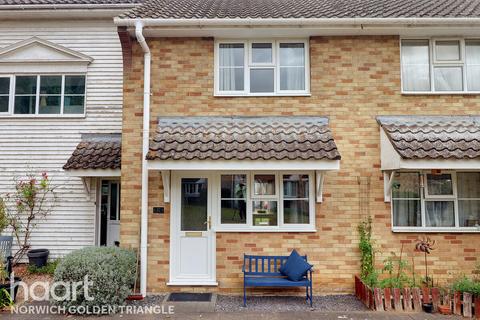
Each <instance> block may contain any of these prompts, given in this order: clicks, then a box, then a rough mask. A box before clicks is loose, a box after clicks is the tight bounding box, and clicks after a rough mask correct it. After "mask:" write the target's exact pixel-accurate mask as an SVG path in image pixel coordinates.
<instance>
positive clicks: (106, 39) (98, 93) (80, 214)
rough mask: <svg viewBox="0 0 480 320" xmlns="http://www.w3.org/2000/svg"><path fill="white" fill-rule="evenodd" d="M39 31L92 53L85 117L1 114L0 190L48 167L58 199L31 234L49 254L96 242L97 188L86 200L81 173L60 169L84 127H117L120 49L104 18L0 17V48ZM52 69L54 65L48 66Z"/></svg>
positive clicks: (87, 129) (109, 130)
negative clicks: (19, 177)
mask: <svg viewBox="0 0 480 320" xmlns="http://www.w3.org/2000/svg"><path fill="white" fill-rule="evenodd" d="M34 36H36V37H38V38H41V39H44V40H47V41H50V42H52V43H55V44H58V45H61V46H64V47H66V48H68V49H71V50H75V51H78V52H80V53H82V54H85V55H87V56H90V57H92V58H93V61H92V62H91V64H89V65H88V71H87V99H86V116H85V118H64V117H61V118H38V117H29V118H19V117H3V118H1V117H0V194H2V193H5V192H9V191H11V189H9V188H11V186H12V183H13V178H14V177H15V176H19V175H22V173H25V171H26V170H31V171H34V172H42V171H47V172H48V173H49V175H50V176H51V179H52V181H53V183H54V184H55V185H58V186H59V188H58V190H57V195H58V204H57V206H56V208H55V210H54V212H53V213H52V214H51V215H50V216H49V218H48V219H47V220H46V221H43V222H40V224H39V226H38V229H37V231H35V233H34V234H33V236H32V244H33V247H34V248H48V249H50V251H51V253H52V255H53V256H62V255H64V254H66V253H68V252H70V251H71V250H74V249H78V248H81V247H84V246H88V245H94V244H95V210H96V209H95V195H94V193H95V190H94V189H93V188H92V189H91V193H92V195H91V197H90V199H89V200H88V199H87V195H86V192H85V189H84V185H83V183H82V180H81V178H79V177H74V176H68V175H67V174H66V173H65V172H64V171H63V169H62V166H63V165H64V164H65V162H66V161H67V159H68V158H69V157H70V155H71V154H72V152H73V150H74V149H75V147H76V145H77V144H78V142H79V141H80V139H81V134H83V133H112V132H115V133H120V132H121V124H122V119H121V112H122V83H123V78H122V72H123V66H122V50H121V46H120V41H119V39H118V35H117V31H116V27H115V26H114V25H113V22H112V21H111V20H110V19H108V20H105V21H100V20H96V21H93V20H92V21H58V20H57V21H55V20H52V21H33V22H26V21H22V22H21V23H20V22H12V21H4V22H0V50H1V49H2V48H5V47H6V46H9V45H12V44H15V43H17V42H19V41H23V40H26V39H29V38H31V37H34ZM52 71H53V72H55V70H52Z"/></svg>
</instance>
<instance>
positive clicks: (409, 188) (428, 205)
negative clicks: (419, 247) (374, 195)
mask: <svg viewBox="0 0 480 320" xmlns="http://www.w3.org/2000/svg"><path fill="white" fill-rule="evenodd" d="M392 222H393V227H394V228H399V229H401V228H407V229H408V228H415V229H422V228H423V229H434V230H443V229H444V230H447V231H448V230H460V229H461V228H470V229H474V228H477V229H478V230H480V172H453V171H448V172H445V171H438V172H435V171H429V172H398V173H396V174H395V176H394V181H393V184H392Z"/></svg>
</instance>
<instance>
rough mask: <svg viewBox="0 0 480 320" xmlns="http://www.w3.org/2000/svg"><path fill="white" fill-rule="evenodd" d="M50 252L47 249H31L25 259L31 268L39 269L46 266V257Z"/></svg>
mask: <svg viewBox="0 0 480 320" xmlns="http://www.w3.org/2000/svg"><path fill="white" fill-rule="evenodd" d="M49 254H50V251H49V250H48V249H33V250H28V252H27V257H28V263H29V264H30V265H31V266H35V267H37V268H41V267H44V266H46V265H47V260H48V255H49Z"/></svg>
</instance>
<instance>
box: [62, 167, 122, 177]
mask: <svg viewBox="0 0 480 320" xmlns="http://www.w3.org/2000/svg"><path fill="white" fill-rule="evenodd" d="M120 173H121V172H120V169H70V170H65V174H66V175H67V176H70V177H103V178H109V177H120Z"/></svg>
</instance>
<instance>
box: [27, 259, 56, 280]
mask: <svg viewBox="0 0 480 320" xmlns="http://www.w3.org/2000/svg"><path fill="white" fill-rule="evenodd" d="M59 262H60V260H58V259H57V260H53V261H50V262H48V263H47V265H46V266H44V267H37V266H35V265H29V266H28V268H27V271H28V273H30V274H49V275H52V276H53V274H54V273H55V269H56V268H57V266H58V263H59Z"/></svg>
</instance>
